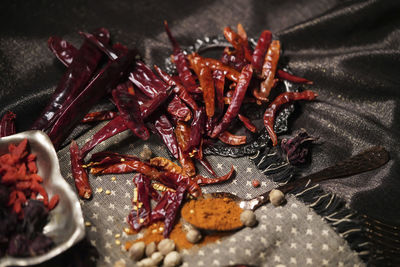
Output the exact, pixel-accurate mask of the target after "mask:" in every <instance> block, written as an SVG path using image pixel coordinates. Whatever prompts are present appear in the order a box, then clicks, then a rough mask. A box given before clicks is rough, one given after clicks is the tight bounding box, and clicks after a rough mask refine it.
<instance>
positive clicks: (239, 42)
mask: <svg viewBox="0 0 400 267" xmlns="http://www.w3.org/2000/svg"><path fill="white" fill-rule="evenodd" d="M224 36H225V39H226V40H227V41H228V42H230V43H231V44H232V46H233V48H234V49H235V50H236V51H237V53H238V54H242V57H243V59H244V60H246V59H247V60H248V61H249V62H250V61H251V51H249V50H248V49H247V48H246V42H245V40H243V39H242V38H241V37H240V35H239V34H237V33H236V32H234V31H233V30H232V29H231V28H230V27H225V28H224Z"/></svg>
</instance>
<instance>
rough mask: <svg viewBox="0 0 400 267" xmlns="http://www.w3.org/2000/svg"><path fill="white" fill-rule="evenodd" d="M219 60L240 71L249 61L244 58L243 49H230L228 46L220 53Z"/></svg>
mask: <svg viewBox="0 0 400 267" xmlns="http://www.w3.org/2000/svg"><path fill="white" fill-rule="evenodd" d="M221 62H222V63H223V64H225V65H227V66H230V67H232V68H234V69H235V70H237V71H241V70H242V68H243V67H244V66H246V65H247V64H248V63H249V62H248V61H247V60H246V59H245V57H244V54H243V51H238V50H233V51H231V50H230V49H229V47H225V49H224V52H223V53H222V57H221Z"/></svg>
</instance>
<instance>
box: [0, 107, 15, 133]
mask: <svg viewBox="0 0 400 267" xmlns="http://www.w3.org/2000/svg"><path fill="white" fill-rule="evenodd" d="M16 117H17V115H15V113H13V112H11V111H7V113H6V114H4V115H3V117H2V118H1V121H0V137H5V136H9V135H12V134H15V133H16V130H15V118H16Z"/></svg>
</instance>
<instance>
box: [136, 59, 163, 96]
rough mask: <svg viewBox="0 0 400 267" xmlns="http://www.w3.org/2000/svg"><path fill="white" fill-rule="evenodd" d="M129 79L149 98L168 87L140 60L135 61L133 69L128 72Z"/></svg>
mask: <svg viewBox="0 0 400 267" xmlns="http://www.w3.org/2000/svg"><path fill="white" fill-rule="evenodd" d="M129 80H130V81H131V82H132V83H133V84H134V85H135V86H136V87H137V88H139V90H140V91H142V92H143V93H144V94H145V95H146V96H148V97H150V98H154V97H156V96H157V95H158V94H159V93H160V92H166V91H167V89H168V87H169V86H168V85H166V84H165V83H164V82H163V81H161V80H160V79H159V78H158V77H157V76H156V75H155V74H154V72H153V71H152V70H151V69H150V68H149V67H148V66H147V65H146V64H144V63H143V62H141V61H137V62H136V66H135V69H134V70H133V71H132V72H131V73H130V74H129Z"/></svg>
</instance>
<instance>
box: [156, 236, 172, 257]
mask: <svg viewBox="0 0 400 267" xmlns="http://www.w3.org/2000/svg"><path fill="white" fill-rule="evenodd" d="M157 248H158V251H160V252H161V254H163V255H167V254H168V253H170V252H171V251H173V250H175V243H174V241H173V240H172V239H169V238H167V239H163V240H161V241H160V243H158V246H157Z"/></svg>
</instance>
